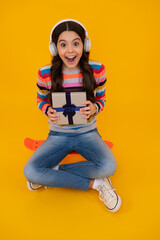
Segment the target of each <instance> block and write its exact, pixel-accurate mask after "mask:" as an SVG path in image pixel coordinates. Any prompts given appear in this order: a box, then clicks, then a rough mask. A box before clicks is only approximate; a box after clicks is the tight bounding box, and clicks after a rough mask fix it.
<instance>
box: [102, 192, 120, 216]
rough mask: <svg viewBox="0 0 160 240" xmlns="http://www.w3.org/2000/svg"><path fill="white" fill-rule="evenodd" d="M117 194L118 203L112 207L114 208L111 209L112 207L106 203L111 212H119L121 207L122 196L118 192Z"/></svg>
mask: <svg viewBox="0 0 160 240" xmlns="http://www.w3.org/2000/svg"><path fill="white" fill-rule="evenodd" d="M116 195H117V204H116V206H115V207H114V208H112V209H110V208H108V207H107V206H106V205H105V206H106V208H107V209H108V210H109V211H110V212H117V211H118V210H119V209H120V207H121V198H120V196H119V195H118V194H117V193H116Z"/></svg>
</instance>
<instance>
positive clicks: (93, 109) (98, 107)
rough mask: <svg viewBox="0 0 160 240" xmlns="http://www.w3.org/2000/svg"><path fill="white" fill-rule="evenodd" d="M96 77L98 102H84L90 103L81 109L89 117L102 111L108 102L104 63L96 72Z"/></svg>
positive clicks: (85, 103) (85, 116)
mask: <svg viewBox="0 0 160 240" xmlns="http://www.w3.org/2000/svg"><path fill="white" fill-rule="evenodd" d="M94 76H95V78H96V83H97V88H96V89H95V96H96V102H95V103H92V102H91V101H86V102H84V103H83V104H84V105H88V106H87V107H85V108H82V109H81V110H80V112H81V114H82V115H83V117H84V118H86V119H89V118H90V117H91V116H95V115H97V114H98V113H100V112H101V111H102V110H103V108H104V106H105V103H106V96H105V83H106V70H105V67H104V65H103V64H102V65H101V67H100V69H99V70H97V71H96V73H95V74H94Z"/></svg>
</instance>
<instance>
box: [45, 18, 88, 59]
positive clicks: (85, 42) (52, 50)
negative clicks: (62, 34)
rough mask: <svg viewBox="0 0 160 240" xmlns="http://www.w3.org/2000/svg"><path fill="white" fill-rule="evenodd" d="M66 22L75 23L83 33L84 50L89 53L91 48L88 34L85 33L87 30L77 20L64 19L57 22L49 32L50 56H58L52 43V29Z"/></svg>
mask: <svg viewBox="0 0 160 240" xmlns="http://www.w3.org/2000/svg"><path fill="white" fill-rule="evenodd" d="M68 21H72V22H75V23H78V24H79V25H80V26H81V27H82V28H83V29H84V31H85V39H84V50H85V51H86V52H89V51H90V47H91V41H90V39H89V36H88V33H87V30H86V29H85V27H84V26H83V24H82V23H80V22H79V21H77V20H74V19H71V18H68V19H64V20H61V21H59V22H57V23H56V24H55V25H54V27H53V28H52V31H51V34H50V43H49V50H50V52H51V54H52V56H56V55H57V54H58V51H57V47H56V45H55V43H54V42H52V33H53V31H54V29H55V28H56V27H57V26H58V25H59V24H61V23H63V22H68Z"/></svg>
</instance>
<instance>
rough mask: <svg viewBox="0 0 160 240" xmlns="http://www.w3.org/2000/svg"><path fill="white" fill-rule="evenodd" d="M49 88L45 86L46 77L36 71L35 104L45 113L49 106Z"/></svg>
mask: <svg viewBox="0 0 160 240" xmlns="http://www.w3.org/2000/svg"><path fill="white" fill-rule="evenodd" d="M48 97H49V88H48V86H47V78H46V77H45V76H44V75H42V74H41V71H40V70H39V71H38V74H37V98H36V101H37V106H38V108H39V109H40V110H41V111H42V112H43V113H44V114H46V116H48V115H47V111H48V108H49V107H51V103H50V101H49V98H48Z"/></svg>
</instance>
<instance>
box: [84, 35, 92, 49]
mask: <svg viewBox="0 0 160 240" xmlns="http://www.w3.org/2000/svg"><path fill="white" fill-rule="evenodd" d="M90 49H91V41H90V39H89V38H85V40H84V51H85V52H89V51H90Z"/></svg>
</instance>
